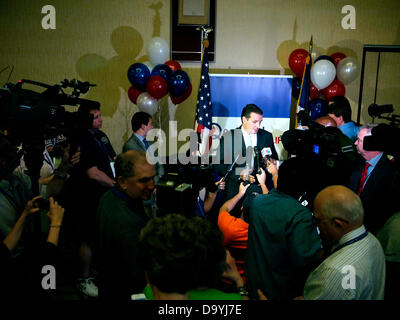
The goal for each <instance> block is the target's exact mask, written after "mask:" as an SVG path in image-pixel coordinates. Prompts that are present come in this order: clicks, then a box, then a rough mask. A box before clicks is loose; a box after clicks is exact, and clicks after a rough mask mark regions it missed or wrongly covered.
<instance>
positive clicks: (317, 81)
mask: <svg viewBox="0 0 400 320" xmlns="http://www.w3.org/2000/svg"><path fill="white" fill-rule="evenodd" d="M335 76H336V68H335V65H334V64H333V63H332V62H330V61H329V60H319V61H317V62H316V63H315V64H314V65H313V66H312V67H311V81H312V83H313V84H314V85H315V86H316V87H317V89H318V90H322V89H325V88H326V87H327V86H329V85H330V84H331V83H332V81H333V80H334V79H335Z"/></svg>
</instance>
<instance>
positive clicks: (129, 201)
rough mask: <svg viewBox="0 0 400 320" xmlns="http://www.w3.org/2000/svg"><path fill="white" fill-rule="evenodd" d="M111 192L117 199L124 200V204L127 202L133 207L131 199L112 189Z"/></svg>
mask: <svg viewBox="0 0 400 320" xmlns="http://www.w3.org/2000/svg"><path fill="white" fill-rule="evenodd" d="M112 192H113V193H114V194H115V195H116V196H117V197H118V198H121V199H122V200H125V201H126V202H128V203H129V204H131V205H133V200H132V199H131V198H129V197H128V196H127V195H125V194H123V193H121V192H119V191H117V189H115V188H114V187H113V188H112Z"/></svg>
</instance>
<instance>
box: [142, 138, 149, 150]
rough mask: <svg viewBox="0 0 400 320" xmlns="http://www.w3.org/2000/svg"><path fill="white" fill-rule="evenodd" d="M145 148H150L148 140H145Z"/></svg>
mask: <svg viewBox="0 0 400 320" xmlns="http://www.w3.org/2000/svg"><path fill="white" fill-rule="evenodd" d="M143 144H144V148H145V149H146V150H147V149H148V148H149V142H148V141H147V140H146V139H143Z"/></svg>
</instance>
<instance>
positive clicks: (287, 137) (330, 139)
mask: <svg viewBox="0 0 400 320" xmlns="http://www.w3.org/2000/svg"><path fill="white" fill-rule="evenodd" d="M307 126H308V128H309V129H307V130H300V129H290V130H288V131H285V132H284V133H283V135H282V137H281V139H282V144H283V147H284V148H285V149H286V151H287V152H288V153H289V154H290V155H296V156H297V157H301V158H304V159H307V160H313V161H314V160H315V161H317V162H319V163H320V164H321V166H322V167H323V168H325V169H327V170H328V171H332V170H334V172H337V173H342V172H351V170H353V169H355V168H356V166H357V163H358V160H359V156H358V154H357V150H356V148H355V146H354V144H353V142H352V141H351V140H350V139H349V138H348V137H347V136H345V135H344V134H343V133H342V132H341V131H340V130H339V129H338V128H336V127H324V126H323V125H320V124H318V123H317V122H315V121H310V122H308V123H307Z"/></svg>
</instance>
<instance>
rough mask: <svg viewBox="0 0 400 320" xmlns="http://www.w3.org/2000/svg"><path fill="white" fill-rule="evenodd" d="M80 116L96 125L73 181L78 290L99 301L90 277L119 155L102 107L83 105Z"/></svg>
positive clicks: (87, 134) (83, 141)
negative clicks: (102, 206)
mask: <svg viewBox="0 0 400 320" xmlns="http://www.w3.org/2000/svg"><path fill="white" fill-rule="evenodd" d="M78 113H80V114H81V115H82V117H84V116H87V115H88V114H92V115H93V121H92V126H91V128H90V129H87V130H85V131H83V132H82V135H81V137H80V138H79V145H80V148H81V149H80V150H81V157H80V164H79V168H78V169H79V170H77V173H76V174H75V176H73V177H71V179H72V181H71V189H72V194H70V195H69V201H68V204H69V205H70V207H68V208H67V209H71V212H73V214H74V218H73V219H74V222H73V224H75V228H76V229H77V230H76V231H77V233H78V237H79V239H78V241H79V258H80V271H79V275H78V289H79V290H80V292H81V293H83V294H84V295H87V296H90V297H97V296H98V288H97V286H96V285H95V283H94V281H93V280H94V278H93V277H91V276H90V275H91V266H92V255H93V252H92V245H93V241H94V236H95V218H96V211H97V207H98V204H99V201H100V198H101V196H102V195H103V194H104V193H105V192H106V191H107V190H110V189H111V188H112V187H113V185H114V184H115V180H114V172H113V170H114V167H113V166H114V159H115V156H116V154H115V151H114V149H113V147H112V145H111V143H110V140H109V139H108V137H107V135H106V134H105V133H104V132H102V131H101V130H100V129H101V127H102V123H103V119H102V117H101V112H100V106H99V105H81V106H80V108H79V110H78ZM72 186H73V187H72ZM92 267H93V266H92Z"/></svg>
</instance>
